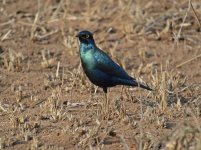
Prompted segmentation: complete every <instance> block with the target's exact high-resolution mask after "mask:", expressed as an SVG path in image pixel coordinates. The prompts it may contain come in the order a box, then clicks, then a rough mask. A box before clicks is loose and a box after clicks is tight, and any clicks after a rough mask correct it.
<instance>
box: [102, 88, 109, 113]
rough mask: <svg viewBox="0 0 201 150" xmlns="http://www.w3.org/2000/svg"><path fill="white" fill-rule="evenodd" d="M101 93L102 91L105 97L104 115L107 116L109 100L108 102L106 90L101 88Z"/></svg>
mask: <svg viewBox="0 0 201 150" xmlns="http://www.w3.org/2000/svg"><path fill="white" fill-rule="evenodd" d="M103 91H104V95H105V102H104V113H105V114H109V100H108V93H107V88H103Z"/></svg>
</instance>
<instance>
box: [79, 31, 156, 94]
mask: <svg viewBox="0 0 201 150" xmlns="http://www.w3.org/2000/svg"><path fill="white" fill-rule="evenodd" d="M77 37H78V38H79V41H80V58H81V62H82V67H83V69H84V72H85V73H86V75H87V77H88V78H89V80H90V81H91V82H92V83H93V84H95V85H97V86H99V87H102V88H103V90H104V92H105V93H107V88H108V87H113V86H116V85H128V86H139V87H141V88H144V89H147V90H152V89H151V88H149V87H148V86H145V85H142V84H140V83H138V82H137V81H136V80H135V79H134V78H132V77H131V76H129V75H128V74H127V73H126V72H125V71H124V69H123V68H121V67H120V66H119V65H118V64H116V63H115V62H114V61H113V60H112V59H111V58H110V57H109V56H108V55H107V54H106V53H105V52H103V51H102V50H101V49H99V48H98V47H97V46H96V44H95V41H94V38H93V34H92V33H91V32H89V31H81V32H79V33H78V34H77Z"/></svg>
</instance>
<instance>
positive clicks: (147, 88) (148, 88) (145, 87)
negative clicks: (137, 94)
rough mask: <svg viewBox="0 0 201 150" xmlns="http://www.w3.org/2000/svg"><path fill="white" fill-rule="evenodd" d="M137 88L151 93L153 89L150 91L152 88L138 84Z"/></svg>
mask: <svg viewBox="0 0 201 150" xmlns="http://www.w3.org/2000/svg"><path fill="white" fill-rule="evenodd" d="M137 86H138V87H141V88H143V89H146V90H149V91H153V89H152V88H150V87H149V86H147V85H143V84H138V85H137Z"/></svg>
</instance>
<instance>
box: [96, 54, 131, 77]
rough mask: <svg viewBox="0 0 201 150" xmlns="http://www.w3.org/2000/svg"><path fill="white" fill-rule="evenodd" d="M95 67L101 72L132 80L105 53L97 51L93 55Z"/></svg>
mask: <svg viewBox="0 0 201 150" xmlns="http://www.w3.org/2000/svg"><path fill="white" fill-rule="evenodd" d="M94 57H95V59H96V62H97V65H96V67H97V68H98V69H100V70H101V71H103V72H105V73H107V74H109V75H111V76H115V77H119V78H122V79H132V77H130V76H129V75H128V74H127V73H126V72H125V71H124V69H123V68H121V67H120V66H119V65H118V64H116V63H115V62H114V61H113V60H112V59H111V58H110V57H109V56H108V55H107V54H106V53H105V52H103V51H102V50H98V51H96V52H95V53H94Z"/></svg>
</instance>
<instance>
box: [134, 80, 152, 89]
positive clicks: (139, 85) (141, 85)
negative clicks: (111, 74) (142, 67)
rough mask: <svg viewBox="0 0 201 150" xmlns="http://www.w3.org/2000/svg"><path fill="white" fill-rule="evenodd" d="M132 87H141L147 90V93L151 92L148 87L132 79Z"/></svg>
mask: <svg viewBox="0 0 201 150" xmlns="http://www.w3.org/2000/svg"><path fill="white" fill-rule="evenodd" d="M133 86H137V87H141V88H143V89H146V90H149V91H153V89H152V88H150V87H149V86H148V85H144V84H141V83H139V82H137V81H136V80H135V79H133Z"/></svg>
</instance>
